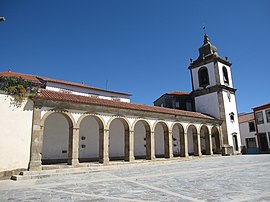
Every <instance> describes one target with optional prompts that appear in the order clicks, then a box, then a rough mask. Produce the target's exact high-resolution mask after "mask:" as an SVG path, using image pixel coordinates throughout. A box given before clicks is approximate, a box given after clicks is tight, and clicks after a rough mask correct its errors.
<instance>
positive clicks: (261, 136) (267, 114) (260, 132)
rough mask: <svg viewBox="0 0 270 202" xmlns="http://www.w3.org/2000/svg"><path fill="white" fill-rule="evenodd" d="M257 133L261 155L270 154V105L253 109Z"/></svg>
mask: <svg viewBox="0 0 270 202" xmlns="http://www.w3.org/2000/svg"><path fill="white" fill-rule="evenodd" d="M253 112H254V115H255V122H256V125H257V127H256V133H257V141H258V145H259V150H260V152H261V153H269V152H270V148H269V145H270V103H268V104H265V105H261V106H258V107H255V108H253Z"/></svg>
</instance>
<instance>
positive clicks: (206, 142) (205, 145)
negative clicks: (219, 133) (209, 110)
mask: <svg viewBox="0 0 270 202" xmlns="http://www.w3.org/2000/svg"><path fill="white" fill-rule="evenodd" d="M200 140H201V152H202V154H204V155H210V154H211V147H210V134H209V130H208V128H207V126H205V125H204V126H202V127H201V129H200Z"/></svg>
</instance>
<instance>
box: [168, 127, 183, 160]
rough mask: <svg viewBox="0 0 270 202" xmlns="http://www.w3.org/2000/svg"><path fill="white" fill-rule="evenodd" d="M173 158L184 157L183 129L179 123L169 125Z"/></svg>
mask: <svg viewBox="0 0 270 202" xmlns="http://www.w3.org/2000/svg"><path fill="white" fill-rule="evenodd" d="M171 131H172V147H173V156H182V157H184V156H185V129H184V127H183V125H182V124H181V123H178V122H175V123H173V124H172V125H171Z"/></svg>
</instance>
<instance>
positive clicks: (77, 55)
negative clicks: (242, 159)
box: [0, 0, 270, 112]
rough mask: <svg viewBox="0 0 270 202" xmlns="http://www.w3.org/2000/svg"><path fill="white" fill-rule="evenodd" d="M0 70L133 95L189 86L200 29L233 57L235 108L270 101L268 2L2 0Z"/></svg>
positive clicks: (144, 98) (140, 99) (138, 98)
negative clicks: (2, 18)
mask: <svg viewBox="0 0 270 202" xmlns="http://www.w3.org/2000/svg"><path fill="white" fill-rule="evenodd" d="M0 16H5V17H6V21H5V22H1V23H0V71H7V69H8V68H11V70H12V71H14V72H21V73H29V74H36V75H40V76H46V77H50V78H55V79H60V80H67V81H73V82H78V83H81V82H84V83H85V84H88V85H91V86H94V87H99V88H105V87H106V80H108V89H109V90H115V91H120V92H127V93H131V94H133V97H132V102H135V103H142V104H148V105H152V102H153V101H154V100H155V99H156V98H158V97H159V96H161V95H162V94H164V93H166V92H170V91H174V90H179V91H191V79H190V72H189V70H188V65H189V59H190V58H193V59H196V58H197V56H198V48H199V47H200V46H201V45H202V43H203V35H204V31H203V29H202V27H203V26H206V32H207V34H208V35H209V38H210V41H211V42H212V43H213V44H214V45H215V46H216V47H217V48H218V53H219V55H221V56H223V57H225V56H228V58H229V60H230V62H232V64H233V65H232V72H233V81H234V87H235V88H236V89H237V93H236V95H237V104H238V111H239V112H248V111H251V108H252V107H255V106H258V105H261V104H265V103H269V102H270V93H269V92H270V91H269V84H268V82H269V75H270V64H269V58H270V1H268V0H264V1H263V0H253V1H248V0H237V1H235V0H227V1H214V0H205V1H199V0H196V1H195V0H193V1H184V0H182V1H180V0H169V1H168V0H162V1H161V0H136V1H131V0H79V1H74V0H73V1H69V0H57V1H55V0H46V1H41V0H40V1H39V0H38V1H28V0H24V1H20V0H0Z"/></svg>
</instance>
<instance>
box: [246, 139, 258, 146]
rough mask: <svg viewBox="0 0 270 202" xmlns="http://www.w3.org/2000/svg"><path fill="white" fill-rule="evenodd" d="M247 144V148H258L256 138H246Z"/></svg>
mask: <svg viewBox="0 0 270 202" xmlns="http://www.w3.org/2000/svg"><path fill="white" fill-rule="evenodd" d="M246 144H247V148H254V147H255V148H256V147H257V144H256V139H255V137H252V138H246Z"/></svg>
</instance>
